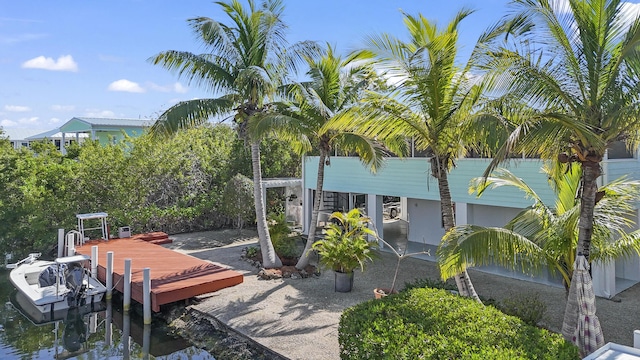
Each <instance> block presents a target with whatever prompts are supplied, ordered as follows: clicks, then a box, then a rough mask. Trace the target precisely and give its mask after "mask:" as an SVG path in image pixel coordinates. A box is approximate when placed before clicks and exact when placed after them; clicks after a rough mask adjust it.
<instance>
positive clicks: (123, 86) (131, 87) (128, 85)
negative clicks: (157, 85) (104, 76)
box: [107, 79, 146, 93]
mask: <svg viewBox="0 0 640 360" xmlns="http://www.w3.org/2000/svg"><path fill="white" fill-rule="evenodd" d="M107 90H109V91H124V92H131V93H143V92H146V90H145V89H144V88H142V86H140V85H139V84H138V83H136V82H133V81H129V80H126V79H120V80H117V81H114V82H112V83H111V84H109V86H108V87H107Z"/></svg>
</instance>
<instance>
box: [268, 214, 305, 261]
mask: <svg viewBox="0 0 640 360" xmlns="http://www.w3.org/2000/svg"><path fill="white" fill-rule="evenodd" d="M268 224H269V236H270V237H271V243H273V249H274V250H275V251H276V254H278V255H279V256H280V257H284V258H295V257H297V256H298V255H299V254H298V250H297V247H296V240H299V239H300V237H298V236H291V229H289V225H287V221H286V219H285V216H284V214H270V215H269V220H268Z"/></svg>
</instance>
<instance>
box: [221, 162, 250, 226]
mask: <svg viewBox="0 0 640 360" xmlns="http://www.w3.org/2000/svg"><path fill="white" fill-rule="evenodd" d="M252 203H253V182H252V181H251V179H249V178H248V177H246V176H244V175H242V174H236V175H234V176H233V177H232V178H231V180H229V182H227V186H225V188H224V193H223V194H222V207H221V208H222V211H223V212H224V213H225V214H226V215H227V216H229V217H231V218H232V219H233V221H234V222H235V226H236V228H237V229H238V234H241V233H242V227H243V226H244V224H245V223H248V222H252V221H253V219H255V211H254V210H253V206H252V205H251V204H252Z"/></svg>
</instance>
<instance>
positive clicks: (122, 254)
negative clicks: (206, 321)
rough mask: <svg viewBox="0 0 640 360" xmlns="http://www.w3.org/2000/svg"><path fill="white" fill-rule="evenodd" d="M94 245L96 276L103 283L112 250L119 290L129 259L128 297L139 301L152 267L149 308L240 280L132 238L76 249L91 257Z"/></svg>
mask: <svg viewBox="0 0 640 360" xmlns="http://www.w3.org/2000/svg"><path fill="white" fill-rule="evenodd" d="M94 245H97V246H98V279H99V280H100V281H101V282H102V283H106V267H107V252H109V251H113V284H114V289H115V290H117V291H119V292H121V293H122V292H123V281H122V278H123V275H124V260H125V259H131V298H132V299H133V300H135V301H137V302H139V303H141V304H142V303H143V301H142V276H143V270H144V268H150V269H151V309H152V310H153V311H155V312H158V311H160V306H161V305H164V304H169V303H173V302H177V301H181V300H185V299H189V298H191V297H194V296H197V295H202V294H206V293H209V292H213V291H216V290H220V289H223V288H226V287H230V286H234V285H238V284H241V283H242V280H243V277H242V274H240V273H239V272H237V271H233V270H230V269H227V268H224V267H222V266H218V265H215V264H212V263H210V262H207V261H204V260H200V259H198V258H195V257H193V256H190V255H185V254H182V253H179V252H176V251H173V250H170V249H166V248H163V247H162V246H159V245H155V244H153V243H151V242H148V241H145V240H141V239H136V238H133V237H132V238H123V239H111V240H109V241H104V240H91V241H88V242H86V243H85V244H84V245H82V246H78V247H76V252H77V253H80V254H84V255H89V256H91V247H92V246H94Z"/></svg>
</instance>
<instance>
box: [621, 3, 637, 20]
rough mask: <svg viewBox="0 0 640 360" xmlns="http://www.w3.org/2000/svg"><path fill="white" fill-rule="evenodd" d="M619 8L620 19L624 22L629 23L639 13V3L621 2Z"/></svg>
mask: <svg viewBox="0 0 640 360" xmlns="http://www.w3.org/2000/svg"><path fill="white" fill-rule="evenodd" d="M621 10H622V11H621V18H622V20H623V21H624V22H626V23H629V24H631V23H633V21H634V20H635V19H636V18H637V17H638V16H639V15H640V4H633V3H630V2H623V3H622V5H621Z"/></svg>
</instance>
